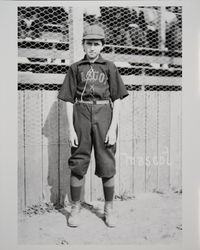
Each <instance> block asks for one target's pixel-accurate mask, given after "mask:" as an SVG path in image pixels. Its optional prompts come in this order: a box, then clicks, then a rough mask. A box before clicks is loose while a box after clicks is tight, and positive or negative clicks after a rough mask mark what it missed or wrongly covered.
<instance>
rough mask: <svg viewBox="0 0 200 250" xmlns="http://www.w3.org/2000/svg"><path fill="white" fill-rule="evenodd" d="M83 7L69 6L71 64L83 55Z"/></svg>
mask: <svg viewBox="0 0 200 250" xmlns="http://www.w3.org/2000/svg"><path fill="white" fill-rule="evenodd" d="M82 34H83V7H81V6H78V7H77V6H76V7H75V6H73V7H70V8H69V51H70V52H69V53H70V64H71V63H73V62H75V61H78V60H80V59H81V58H82V57H83V48H82Z"/></svg>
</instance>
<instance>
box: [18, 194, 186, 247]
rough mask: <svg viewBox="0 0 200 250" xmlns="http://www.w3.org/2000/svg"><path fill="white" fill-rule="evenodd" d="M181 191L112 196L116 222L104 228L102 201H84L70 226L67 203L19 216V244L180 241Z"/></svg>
mask: <svg viewBox="0 0 200 250" xmlns="http://www.w3.org/2000/svg"><path fill="white" fill-rule="evenodd" d="M181 203H182V202H181V194H175V193H168V194H158V193H150V194H149V193H147V194H141V195H136V196H135V198H133V199H130V200H125V201H121V200H115V201H114V210H115V214H116V217H117V226H116V227H115V228H108V227H107V226H106V225H105V223H104V221H103V219H102V217H101V214H102V211H103V205H104V203H103V202H102V201H97V202H92V203H91V204H90V205H87V204H85V205H84V206H83V207H82V209H81V225H80V226H79V227H78V228H70V227H69V226H68V225H67V218H68V215H69V212H70V204H68V205H66V207H65V208H62V209H60V210H52V211H50V212H45V213H44V214H36V215H33V216H28V215H25V216H24V215H23V216H19V223H18V238H19V244H37V245H38V244H39V245H49V244H51V245H52V244H53V245H119V244H122V245H130V244H137V245H143V244H144V245H148V244H162V245H163V244H173V245H179V244H181V238H182V218H181V217H182V210H181V205H182V204H181Z"/></svg>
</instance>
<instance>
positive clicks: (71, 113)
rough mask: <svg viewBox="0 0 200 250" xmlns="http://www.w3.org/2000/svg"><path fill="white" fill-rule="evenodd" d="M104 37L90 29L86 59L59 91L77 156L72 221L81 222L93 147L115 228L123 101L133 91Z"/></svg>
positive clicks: (74, 224)
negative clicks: (107, 53) (105, 52)
mask: <svg viewBox="0 0 200 250" xmlns="http://www.w3.org/2000/svg"><path fill="white" fill-rule="evenodd" d="M104 41H105V34H104V30H103V29H102V28H101V27H99V26H98V25H91V26H88V27H87V28H85V31H84V33H83V41H82V44H83V49H84V52H85V57H84V58H83V59H82V60H80V61H78V62H75V63H73V64H72V65H71V66H70V67H69V70H68V72H67V74H66V77H65V79H64V82H63V85H62V87H61V89H60V92H59V95H58V98H59V99H61V100H63V101H65V102H66V107H67V119H68V124H69V143H70V146H71V157H70V158H69V161H68V162H69V167H70V169H71V177H70V192H71V199H72V202H73V204H72V210H71V214H70V216H69V218H68V225H69V226H72V227H77V226H78V225H79V223H80V221H79V210H80V196H81V188H82V186H83V177H84V175H85V174H86V173H87V169H88V165H89V162H90V156H91V151H92V147H94V155H95V163H96V167H95V175H97V176H98V177H100V178H102V184H103V192H104V198H105V206H104V215H105V223H106V224H107V226H108V227H114V226H115V221H114V216H113V197H114V175H115V173H116V169H115V152H116V140H117V127H118V116H119V105H120V99H122V98H124V97H126V96H127V95H128V92H127V90H126V88H125V85H124V83H123V82H122V79H121V77H120V75H119V73H118V70H117V68H116V66H115V65H114V63H113V62H111V61H108V60H104V59H103V58H102V57H101V55H100V52H101V50H102V49H103V46H104Z"/></svg>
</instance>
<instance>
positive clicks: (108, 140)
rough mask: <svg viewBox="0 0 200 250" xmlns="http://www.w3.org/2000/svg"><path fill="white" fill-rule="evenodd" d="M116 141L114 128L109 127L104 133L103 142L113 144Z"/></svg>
mask: <svg viewBox="0 0 200 250" xmlns="http://www.w3.org/2000/svg"><path fill="white" fill-rule="evenodd" d="M116 141H117V133H116V129H114V128H110V129H109V130H108V132H107V134H106V139H105V143H106V144H107V145H110V146H113V145H114V144H115V143H116Z"/></svg>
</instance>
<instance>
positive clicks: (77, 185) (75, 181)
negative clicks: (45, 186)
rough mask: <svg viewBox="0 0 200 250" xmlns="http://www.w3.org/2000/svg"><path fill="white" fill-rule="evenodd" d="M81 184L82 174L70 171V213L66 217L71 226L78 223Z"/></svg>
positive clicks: (75, 225)
mask: <svg viewBox="0 0 200 250" xmlns="http://www.w3.org/2000/svg"><path fill="white" fill-rule="evenodd" d="M82 186H83V176H78V175H76V174H74V173H73V172H71V177H70V193H71V199H72V209H71V214H70V216H69V218H68V225H69V226H71V227H77V226H79V224H80V219H79V212H80V198H81V190H82Z"/></svg>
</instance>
